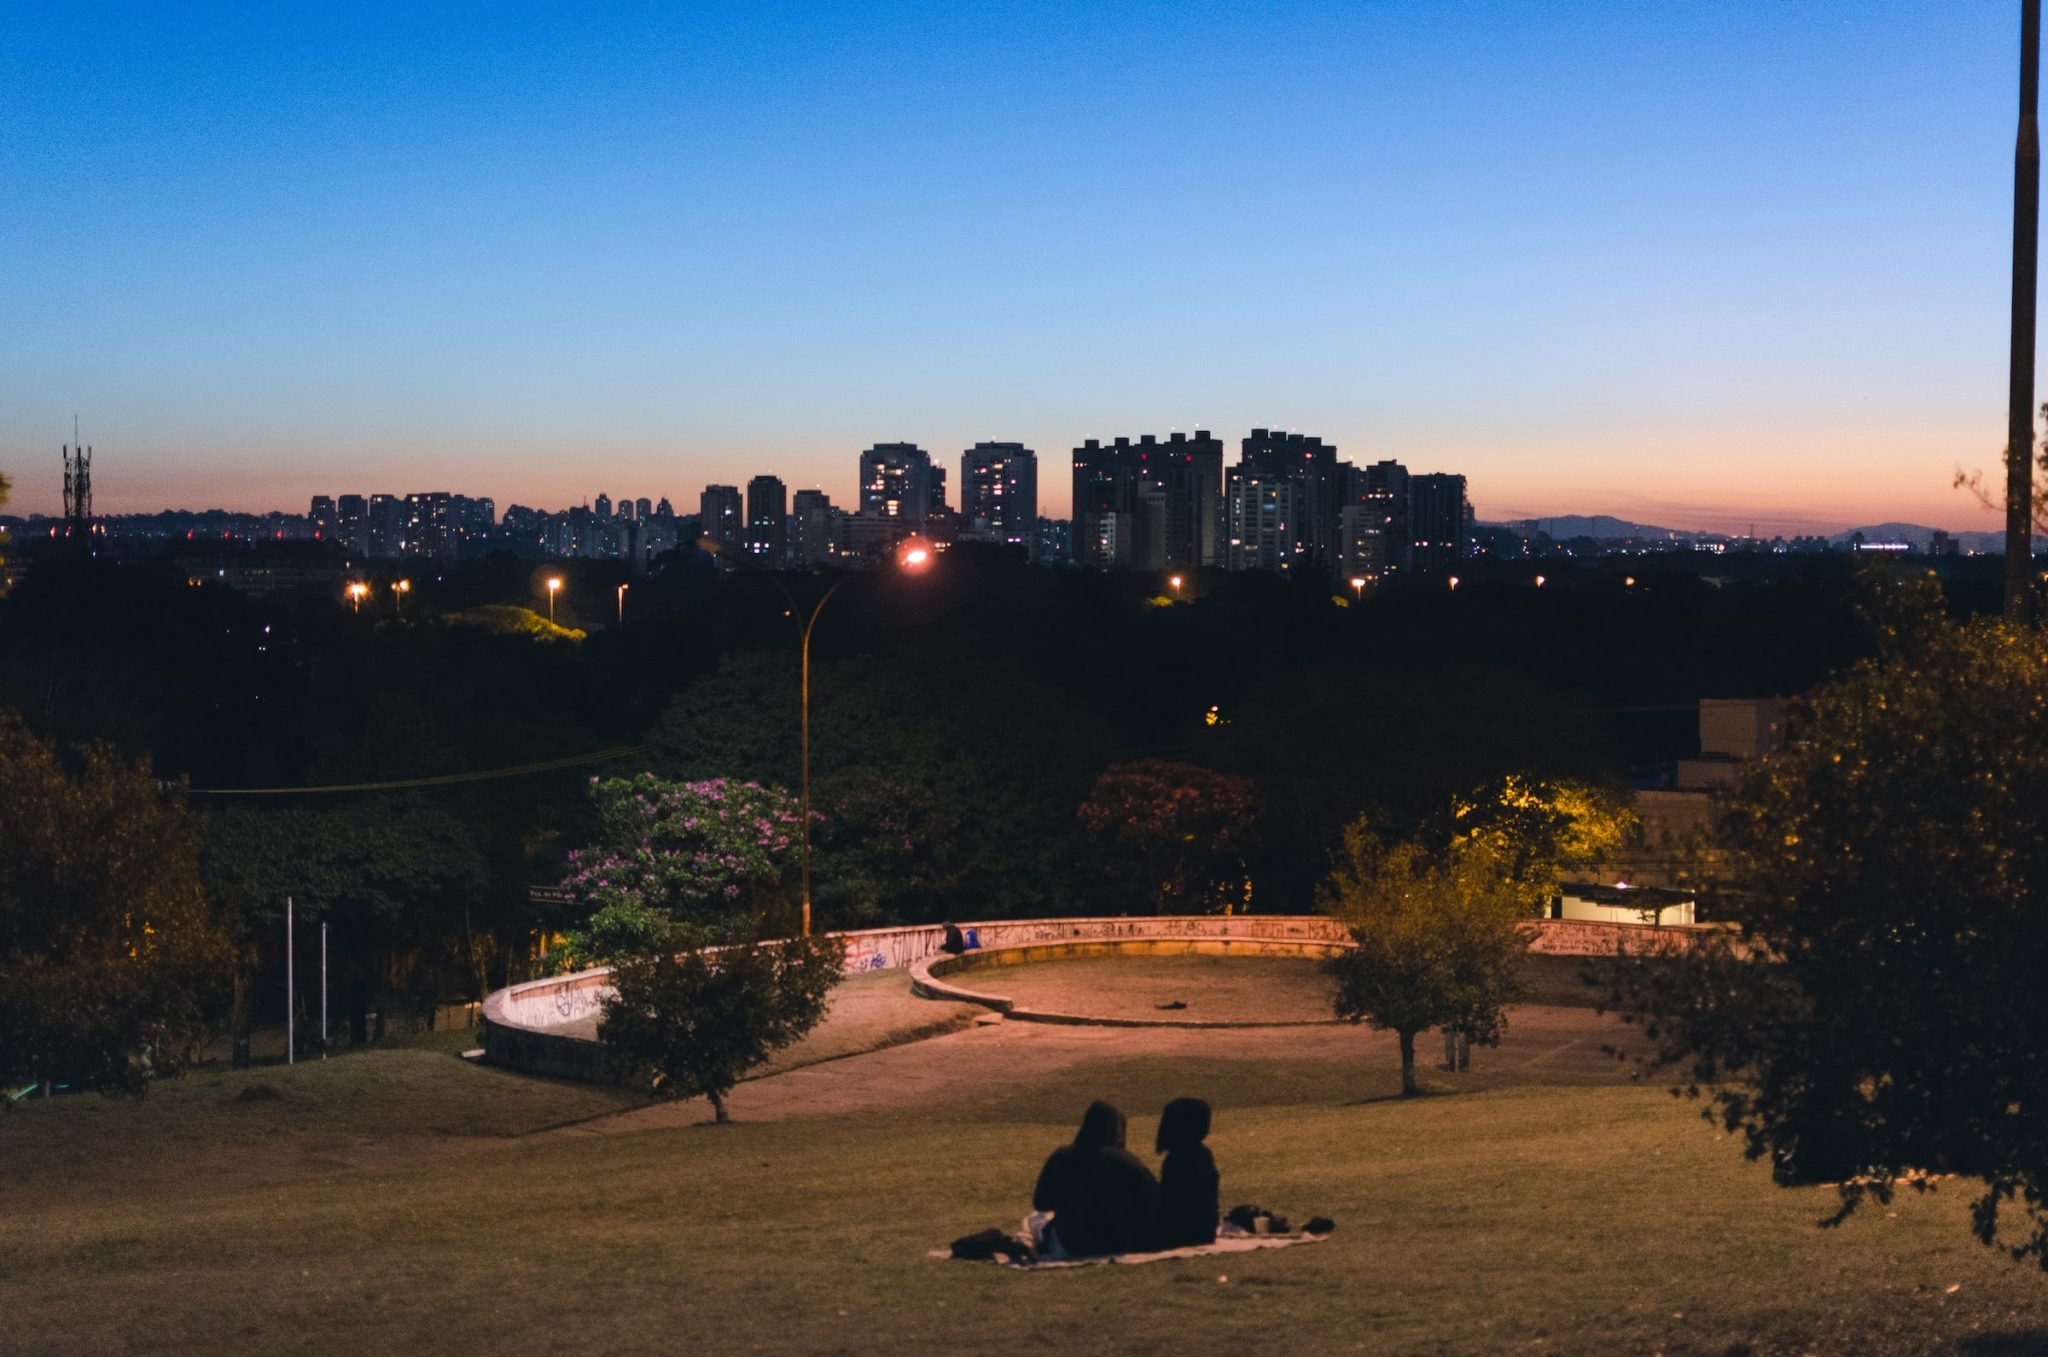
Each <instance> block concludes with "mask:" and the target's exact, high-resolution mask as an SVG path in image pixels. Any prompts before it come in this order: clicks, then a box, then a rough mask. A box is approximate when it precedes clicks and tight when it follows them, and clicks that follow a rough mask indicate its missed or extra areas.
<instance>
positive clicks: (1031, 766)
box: [648, 601, 1108, 928]
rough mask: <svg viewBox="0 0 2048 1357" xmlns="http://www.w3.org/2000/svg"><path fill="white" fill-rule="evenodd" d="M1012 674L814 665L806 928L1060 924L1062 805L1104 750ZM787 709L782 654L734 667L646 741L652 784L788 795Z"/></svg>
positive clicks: (790, 674) (791, 688)
mask: <svg viewBox="0 0 2048 1357" xmlns="http://www.w3.org/2000/svg"><path fill="white" fill-rule="evenodd" d="M833 606H834V607H835V608H836V607H837V606H838V604H837V602H836V601H835V603H834V605H833ZM832 618H833V615H832V614H831V613H830V612H828V613H827V614H826V620H827V623H828V624H829V623H830V622H831V621H832ZM1020 668H1021V666H1012V665H1006V664H1002V663H992V662H990V661H988V659H987V658H986V657H985V656H979V655H977V656H963V655H961V654H958V653H956V652H955V651H954V650H951V649H946V648H941V647H936V646H929V647H927V646H920V647H915V648H905V649H901V650H893V651H890V652H888V653H885V654H878V655H861V656H857V657H853V658H847V659H837V660H832V661H829V662H820V661H818V660H815V659H814V660H813V667H812V671H811V810H812V813H813V814H814V815H815V816H816V817H817V818H816V819H815V820H814V822H813V824H812V843H811V851H812V858H811V890H812V899H813V901H814V903H815V904H816V907H817V917H818V918H819V919H821V920H824V921H826V922H827V923H828V925H829V926H830V927H834V928H841V927H861V926H867V925H872V924H882V923H891V922H917V921H933V920H938V919H944V918H946V917H948V916H949V915H950V914H951V913H952V912H953V911H954V910H955V909H957V908H958V902H959V901H961V900H962V899H972V900H975V901H977V902H979V908H980V909H981V910H983V911H984V912H985V913H986V914H987V916H988V917H993V918H1005V917H1012V918H1014V917H1022V916H1028V915H1034V914H1045V913H1048V912H1051V911H1054V910H1063V909H1068V908H1071V901H1070V899H1069V898H1068V895H1067V891H1068V877H1069V875H1070V868H1071V864H1072V861H1073V856H1074V853H1073V848H1074V838H1075V823H1074V807H1075V806H1076V805H1077V804H1078V803H1079V802H1080V801H1081V799H1082V798H1083V796H1085V795H1086V793H1087V788H1088V785H1089V780H1090V779H1091V778H1092V777H1093V776H1094V774H1095V773H1096V772H1097V771H1098V769H1099V767H1100V764H1099V762H1098V761H1097V756H1096V755H1095V753H1094V751H1095V750H1096V749H1099V748H1100V747H1101V746H1102V745H1103V743H1104V742H1105V741H1106V739H1107V738H1108V737H1107V735H1106V734H1105V733H1104V732H1102V731H1101V730H1100V729H1099V728H1098V727H1096V726H1095V725H1093V724H1092V723H1090V722H1088V721H1086V720H1085V719H1084V717H1083V714H1082V713H1080V712H1079V711H1077V710H1076V706H1075V704H1074V703H1072V702H1071V701H1069V700H1068V699H1067V698H1065V697H1064V696H1063V695H1062V694H1061V693H1060V692H1058V691H1057V690H1056V689H1055V688H1054V687H1052V686H1051V685H1049V684H1047V683H1044V682H1040V681H1036V680H1034V679H1033V678H1032V677H1031V676H1029V675H1028V674H1027V673H1021V672H1018V670H1019V669H1020ZM906 693H914V694H915V695H916V698H915V700H914V701H907V700H905V696H904V695H905V694H906ZM798 710H799V708H798V700H797V666H796V663H795V659H794V657H793V656H791V655H790V654H789V653H788V652H787V651H778V650H764V651H753V652H744V653H741V654H737V655H733V656H731V657H729V658H728V659H727V661H726V663H725V665H724V666H723V667H722V668H721V669H720V670H719V672H718V673H716V674H714V675H710V676H707V677H706V678H704V679H702V680H701V681H699V682H698V683H697V684H696V685H694V686H693V687H691V688H690V689H689V690H688V691H686V692H684V693H682V694H681V695H680V696H678V697H677V698H676V700H675V702H674V703H673V705H672V706H671V707H670V708H669V710H668V711H667V713H666V714H664V715H663V717H662V718H661V720H660V721H659V722H658V723H657V724H656V726H655V727H654V729H653V730H652V731H651V732H650V734H649V737H648V738H649V742H650V743H651V744H652V745H653V746H654V766H655V769H656V771H658V772H659V773H661V774H662V775H664V776H668V777H681V778H691V779H702V778H714V777H725V776H733V777H749V778H754V779H756V780H759V781H762V782H773V783H780V784H781V785H783V786H790V787H793V786H795V785H796V783H797V778H798V773H799V762H798V738H797V733H798ZM997 718H1000V719H997ZM1024 731H1029V732H1030V734H1029V737H1028V738H1026V737H1024V736H1023V735H1022V734H1021V732H1024Z"/></svg>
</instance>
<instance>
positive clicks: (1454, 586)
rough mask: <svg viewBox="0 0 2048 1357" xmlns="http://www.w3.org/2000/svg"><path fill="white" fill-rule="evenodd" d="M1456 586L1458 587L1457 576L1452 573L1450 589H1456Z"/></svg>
mask: <svg viewBox="0 0 2048 1357" xmlns="http://www.w3.org/2000/svg"><path fill="white" fill-rule="evenodd" d="M1457 587H1458V577H1457V576H1456V575H1453V576H1451V588H1452V589H1456V588H1457Z"/></svg>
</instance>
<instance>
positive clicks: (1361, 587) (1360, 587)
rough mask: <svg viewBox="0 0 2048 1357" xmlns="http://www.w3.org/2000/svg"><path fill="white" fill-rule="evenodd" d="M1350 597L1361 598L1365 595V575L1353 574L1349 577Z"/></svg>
mask: <svg viewBox="0 0 2048 1357" xmlns="http://www.w3.org/2000/svg"><path fill="white" fill-rule="evenodd" d="M1351 597H1353V598H1356V599H1363V598H1364V597H1365V576H1363V575H1353V576H1352V577H1351Z"/></svg>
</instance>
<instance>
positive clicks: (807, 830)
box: [763, 571, 853, 937]
mask: <svg viewBox="0 0 2048 1357" xmlns="http://www.w3.org/2000/svg"><path fill="white" fill-rule="evenodd" d="M763 573H764V574H767V572H765V571H764V572H763ZM852 579H853V576H851V575H842V576H840V577H839V578H838V579H836V580H834V581H833V582H832V586H831V588H829V589H827V590H826V591H825V592H824V593H823V594H821V595H819V597H818V601H817V602H816V603H814V604H812V605H811V611H810V615H809V616H805V614H804V610H803V608H802V606H801V605H799V604H798V603H797V601H796V595H795V594H792V593H791V592H790V591H789V586H788V585H786V584H784V583H783V582H782V580H781V578H780V577H778V576H776V575H773V574H768V581H769V583H771V584H773V585H774V586H775V588H776V589H777V591H779V592H780V593H781V594H782V596H783V597H784V598H785V599H787V600H789V615H790V617H791V619H792V620H794V621H795V622H796V626H797V639H798V653H799V661H798V674H799V679H798V701H799V704H800V705H799V707H798V710H799V712H800V714H801V720H800V724H799V727H798V729H799V732H800V735H799V738H800V740H801V763H800V765H799V766H800V769H801V779H800V787H801V790H800V792H799V793H798V800H799V809H798V811H797V814H798V816H799V817H800V818H801V820H802V822H803V823H802V826H801V828H800V830H799V831H798V837H797V843H798V846H799V847H798V858H799V860H800V862H801V863H802V874H803V911H804V918H803V926H804V936H805V937H809V936H810V935H811V633H812V632H813V631H815V630H817V626H818V614H820V613H822V612H824V611H825V605H826V604H827V603H829V602H831V600H832V595H834V594H836V593H838V592H839V591H840V590H841V589H842V588H844V587H845V586H846V584H847V583H848V582H849V581H851V580H852Z"/></svg>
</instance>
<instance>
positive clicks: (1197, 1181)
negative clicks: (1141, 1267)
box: [1159, 1145, 1223, 1249]
mask: <svg viewBox="0 0 2048 1357" xmlns="http://www.w3.org/2000/svg"><path fill="white" fill-rule="evenodd" d="M1220 1184H1221V1178H1220V1176H1219V1175H1218V1174H1217V1172H1216V1156H1215V1155H1213V1154H1210V1153H1209V1147H1208V1146H1207V1145H1190V1146H1187V1147H1185V1148H1183V1149H1178V1150H1175V1151H1173V1152H1172V1153H1170V1154H1168V1155H1167V1156H1166V1162H1165V1163H1163V1164H1161V1165H1160V1166H1159V1247H1160V1248H1162V1249H1177V1248H1181V1247H1182V1246H1184V1245H1188V1244H1213V1243H1215V1242H1216V1221H1217V1218H1218V1217H1219V1216H1221V1215H1222V1212H1223V1206H1222V1202H1221V1200H1220V1199H1219V1197H1218V1192H1219V1189H1220Z"/></svg>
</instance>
